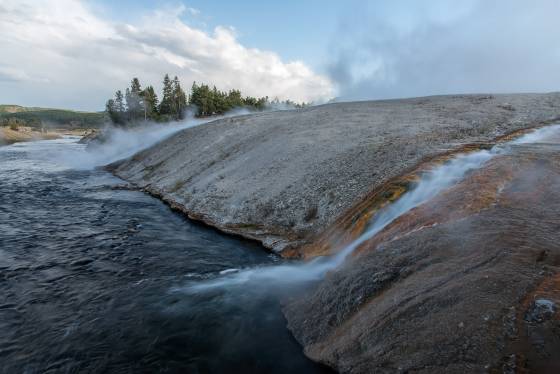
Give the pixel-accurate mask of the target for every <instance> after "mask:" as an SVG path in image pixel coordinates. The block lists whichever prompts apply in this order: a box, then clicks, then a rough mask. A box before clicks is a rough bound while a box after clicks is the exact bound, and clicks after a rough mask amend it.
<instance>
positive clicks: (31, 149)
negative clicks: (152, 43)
mask: <svg viewBox="0 0 560 374" xmlns="http://www.w3.org/2000/svg"><path fill="white" fill-rule="evenodd" d="M185 126H190V124H182V125H179V126H178V127H177V128H174V129H169V131H168V132H166V133H158V134H156V133H153V132H150V131H147V132H142V131H139V132H137V133H136V134H135V135H133V134H129V133H122V134H120V135H117V136H115V137H114V138H113V140H111V141H110V142H109V143H107V145H106V146H105V148H104V150H103V152H98V153H88V152H86V151H85V150H84V146H83V145H81V144H77V140H78V139H77V138H72V137H67V138H64V139H61V140H49V141H39V142H32V143H20V144H16V145H12V146H7V147H2V148H0V180H1V183H0V194H1V195H0V196H2V199H1V200H0V260H1V261H0V329H1V331H2V336H1V337H0V363H1V365H0V367H1V370H0V372H6V373H12V372H32V373H33V372H48V371H53V372H126V373H129V372H130V373H138V372H160V371H161V372H170V373H173V372H199V373H207V372H212V373H221V372H244V373H251V372H270V373H286V372H306V373H320V372H326V371H327V370H326V369H325V368H323V367H321V366H318V365H316V364H314V363H312V362H311V361H309V360H308V359H307V358H306V357H305V356H304V355H303V353H302V349H301V347H300V346H299V345H298V343H297V342H296V341H295V340H294V338H293V337H292V336H291V334H290V333H289V331H288V330H287V329H286V321H285V319H284V317H283V314H282V311H281V307H282V301H283V300H285V298H286V297H291V296H294V295H297V292H299V291H302V290H303V289H304V288H305V287H306V286H312V285H313V283H314V282H316V281H320V280H321V279H322V278H323V277H325V276H326V274H327V273H328V272H329V271H336V268H337V267H338V266H340V265H341V264H342V263H343V262H344V261H345V260H347V258H348V256H350V255H351V253H352V252H353V251H354V250H355V249H356V248H358V247H359V246H360V245H361V244H363V243H364V242H366V241H367V240H369V239H371V238H373V237H374V236H375V235H376V234H377V233H379V232H380V231H382V230H383V229H384V228H385V227H387V226H388V225H389V224H391V222H393V221H394V220H395V219H396V218H398V217H399V216H401V215H403V214H404V213H406V212H408V211H410V210H411V209H413V208H415V207H417V206H419V205H421V204H423V203H424V202H426V201H428V200H430V199H431V198H433V197H435V196H436V195H438V194H439V193H440V192H442V191H444V190H445V189H448V188H449V187H451V186H452V185H454V184H455V183H457V182H458V181H460V180H461V179H462V178H463V177H464V176H465V175H466V174H467V173H469V172H470V171H472V170H474V169H477V168H480V167H481V166H483V165H484V164H485V162H487V161H488V160H490V159H491V158H492V157H495V156H496V155H499V154H501V153H505V152H509V147H510V145H511V144H518V143H530V142H538V141H540V140H542V139H543V138H545V137H546V136H549V135H550V134H551V133H552V132H555V131H558V129H560V127H559V126H551V127H547V128H543V129H541V130H537V131H535V132H533V133H531V134H528V135H525V136H523V137H521V138H519V139H518V140H516V141H513V142H511V143H505V144H502V145H498V146H496V147H494V148H493V149H491V150H482V151H478V152H473V153H469V154H463V155H458V156H456V157H455V158H453V159H451V160H449V161H448V162H446V163H444V164H442V165H440V166H437V167H434V168H433V169H432V170H429V171H427V172H426V173H425V174H424V175H423V176H422V177H421V178H420V180H419V181H418V182H417V183H416V185H415V187H414V188H412V189H411V190H410V191H408V192H407V193H405V194H404V195H403V196H402V197H401V198H399V199H398V200H397V201H395V202H394V203H392V204H391V205H388V206H386V207H385V208H384V209H382V210H380V211H379V212H378V213H377V214H376V215H375V216H374V217H373V218H372V220H371V222H370V223H369V226H368V228H367V229H366V230H365V232H364V233H363V234H362V235H361V236H360V237H359V238H358V239H357V240H356V241H354V242H353V243H351V244H350V245H349V246H347V247H346V248H341V249H340V250H339V251H338V252H337V254H336V255H334V256H331V257H324V258H317V259H315V260H312V261H310V262H307V263H294V262H288V261H284V260H281V259H279V258H278V257H276V256H273V255H270V254H267V253H266V252H265V251H263V250H262V249H261V248H260V247H259V246H258V245H256V244H252V243H249V242H246V241H242V240H237V239H234V238H232V237H229V236H226V235H222V234H220V233H219V232H217V231H215V230H213V229H209V228H206V227H204V226H201V225H198V224H195V223H192V222H190V221H189V220H187V219H185V218H183V216H181V215H179V214H176V213H174V212H172V211H171V210H170V209H169V208H168V207H167V206H166V205H164V204H163V203H162V202H160V201H159V200H157V199H155V198H152V197H150V196H148V195H146V194H143V193H142V192H139V191H130V190H124V189H122V188H120V187H119V186H120V185H121V184H122V183H123V182H122V181H121V180H119V179H117V178H115V177H113V176H112V175H110V174H109V173H107V172H105V171H103V170H100V169H94V168H93V167H94V166H99V165H102V164H106V163H108V162H112V161H115V160H116V159H118V158H120V157H125V156H130V155H132V154H133V153H134V152H136V151H138V150H139V149H140V148H142V147H144V146H147V145H150V144H154V143H155V142H157V141H158V140H160V139H162V138H163V137H165V136H168V135H169V134H171V133H172V132H173V131H177V130H179V129H180V128H183V127H185Z"/></svg>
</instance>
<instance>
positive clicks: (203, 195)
mask: <svg viewBox="0 0 560 374" xmlns="http://www.w3.org/2000/svg"><path fill="white" fill-rule="evenodd" d="M559 117H560V94H558V93H551V94H518V95H455V96H434V97H423V98H414V99H405V100H387V101H364V102H351V103H334V104H327V105H322V106H316V107H310V108H306V109H302V110H297V111H278V112H268V113H260V114H252V115H246V116H239V117H233V118H226V119H221V120H217V121H214V122H211V123H208V124H205V125H203V126H199V127H194V128H190V129H187V130H183V131H181V132H179V133H177V134H175V135H173V136H172V137H170V138H168V139H166V140H164V141H162V142H160V143H158V144H156V145H154V146H152V147H150V148H148V149H146V150H144V151H142V152H140V153H138V154H136V155H135V156H133V157H132V158H129V159H127V160H123V161H121V162H118V163H116V164H114V165H112V166H111V168H112V170H113V171H114V173H115V174H116V175H118V176H120V177H122V178H123V179H125V180H127V181H129V182H132V183H133V184H135V185H136V186H138V187H140V188H143V189H145V190H146V191H147V192H150V193H152V194H155V195H157V196H160V197H161V198H162V199H163V200H165V201H167V202H168V203H169V204H171V205H172V206H173V207H175V208H177V209H179V210H181V211H183V212H184V213H186V214H187V215H188V216H189V217H191V218H193V219H197V220H201V221H204V222H206V223H207V224H209V225H212V226H215V227H217V228H219V229H220V230H222V231H225V232H228V233H234V234H238V235H241V236H244V237H247V238H251V239H256V240H259V241H260V242H262V243H263V245H264V246H265V247H267V248H270V249H272V250H274V251H277V252H280V253H282V254H283V255H285V256H296V257H297V256H304V255H314V254H318V253H324V251H325V250H329V249H330V248H328V247H330V246H332V245H333V243H332V241H330V240H324V235H325V234H324V233H325V232H330V233H332V232H336V230H337V228H340V226H341V222H343V221H344V219H346V220H348V219H349V217H351V216H349V212H354V211H355V210H356V209H357V207H359V206H360V204H362V203H363V202H364V201H367V200H368V199H369V198H370V197H371V196H372V194H375V193H376V191H380V189H381V188H382V187H383V186H385V185H386V184H387V183H388V182H389V181H391V180H392V179H394V178H396V177H398V176H399V175H403V174H406V173H407V172H409V171H410V170H412V169H413V168H414V167H415V166H417V165H420V164H422V163H423V162H425V161H427V160H430V159H431V158H434V157H436V156H438V155H441V154H445V153H449V152H453V151H456V150H459V149H462V148H464V147H468V146H475V147H477V146H483V145H485V144H487V143H489V142H494V141H495V140H496V139H497V138H500V137H503V136H505V135H507V134H509V133H512V132H515V131H519V130H522V129H526V128H529V127H533V126H537V125H539V124H543V123H549V122H552V121H554V120H556V119H558V118H559ZM389 195H390V194H389ZM389 195H387V196H389ZM382 197H383V196H382ZM344 229H345V228H344ZM342 231H344V230H342ZM321 238H322V240H323V245H322V247H321V250H319V251H317V250H315V253H314V252H313V250H309V248H310V246H311V245H312V244H313V243H317V242H319V241H321V240H320V239H321ZM325 243H326V244H325Z"/></svg>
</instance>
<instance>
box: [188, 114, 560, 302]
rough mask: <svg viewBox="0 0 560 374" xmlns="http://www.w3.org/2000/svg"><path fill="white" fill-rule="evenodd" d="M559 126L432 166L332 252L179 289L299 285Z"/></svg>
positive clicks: (229, 275)
mask: <svg viewBox="0 0 560 374" xmlns="http://www.w3.org/2000/svg"><path fill="white" fill-rule="evenodd" d="M559 130H560V125H555V126H550V127H546V128H542V129H539V130H536V131H534V132H532V133H530V134H527V135H524V136H522V137H521V138H519V139H517V140H515V141H512V142H510V143H506V144H503V145H497V146H495V147H493V148H492V149H491V150H489V151H488V150H481V151H477V152H473V153H469V154H461V155H458V156H456V157H455V158H453V159H452V160H450V161H448V162H446V163H445V164H443V165H439V166H437V167H435V168H433V169H432V170H430V171H428V172H426V173H425V174H424V175H423V176H422V178H421V179H420V181H419V182H418V183H417V184H416V186H415V187H414V188H413V189H412V190H410V191H408V192H407V193H405V194H404V195H403V196H401V197H400V198H399V199H398V200H397V201H396V202H394V203H392V204H390V205H388V206H387V207H385V208H384V209H382V210H380V211H379V212H378V213H377V214H376V215H375V216H374V217H373V218H372V220H371V222H370V225H369V228H368V229H367V231H366V232H364V233H363V234H362V235H361V236H360V237H358V238H357V239H356V240H355V241H354V242H352V243H350V244H349V245H348V246H346V247H345V248H342V249H341V250H340V251H339V252H338V253H337V254H336V255H334V256H331V257H321V258H317V259H314V260H312V261H310V262H308V263H303V264H287V265H278V266H268V267H259V268H253V269H245V270H242V271H239V272H237V273H228V274H227V275H224V276H222V277H219V278H217V279H213V280H209V281H205V282H200V283H196V284H191V285H188V286H187V287H183V288H181V289H180V291H181V292H186V293H199V292H205V291H210V290H215V289H221V288H230V287H236V286H241V285H245V284H247V283H250V284H251V287H252V288H255V287H265V288H267V289H268V290H270V289H271V287H276V288H277V289H278V290H279V291H283V292H285V289H286V288H289V287H290V286H299V285H302V284H305V283H307V282H311V281H315V280H320V279H321V278H323V277H324V276H325V274H326V273H327V272H329V271H332V270H334V269H336V268H337V267H338V266H340V265H341V264H342V263H343V262H344V260H345V259H346V258H347V257H348V256H349V255H350V254H351V253H352V252H354V250H356V248H358V247H359V246H360V245H362V244H363V243H365V242H366V241H368V240H370V239H372V238H373V237H374V236H375V235H376V234H377V233H379V232H380V231H381V230H383V229H384V228H385V227H387V225H389V224H390V223H391V222H393V221H394V220H395V219H397V218H398V217H400V216H402V215H403V214H405V213H406V212H408V211H410V210H411V209H413V208H415V207H418V206H419V205H421V204H424V203H425V202H427V201H428V200H430V199H432V198H433V197H435V196H436V195H438V194H439V193H441V192H442V191H444V190H446V189H448V188H450V187H451V186H453V185H454V184H456V183H457V182H459V181H461V179H463V177H464V176H465V175H466V173H468V172H469V171H471V170H475V169H478V168H480V167H481V166H483V165H484V164H485V163H486V162H487V161H488V160H490V159H491V158H492V157H494V156H495V155H498V154H504V153H507V152H509V151H510V149H511V146H515V145H519V144H527V143H536V142H542V141H545V140H546V139H547V138H549V137H552V136H557V135H558V133H559ZM280 285H281V286H280ZM280 288H281V290H280Z"/></svg>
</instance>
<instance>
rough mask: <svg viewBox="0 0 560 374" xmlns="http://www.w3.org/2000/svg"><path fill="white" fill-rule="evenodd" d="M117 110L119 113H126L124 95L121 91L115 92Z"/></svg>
mask: <svg viewBox="0 0 560 374" xmlns="http://www.w3.org/2000/svg"><path fill="white" fill-rule="evenodd" d="M115 110H116V111H117V112H119V113H124V111H125V108H124V99H123V93H122V91H121V90H118V91H117V92H115Z"/></svg>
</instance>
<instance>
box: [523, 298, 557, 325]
mask: <svg viewBox="0 0 560 374" xmlns="http://www.w3.org/2000/svg"><path fill="white" fill-rule="evenodd" d="M554 313H556V304H554V302H552V301H550V300H547V299H538V300H535V301H534V302H533V304H531V307H530V308H529V310H528V311H527V313H526V314H525V321H527V322H533V323H542V322H544V321H546V320H548V319H550V318H552V316H553V315H554Z"/></svg>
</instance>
